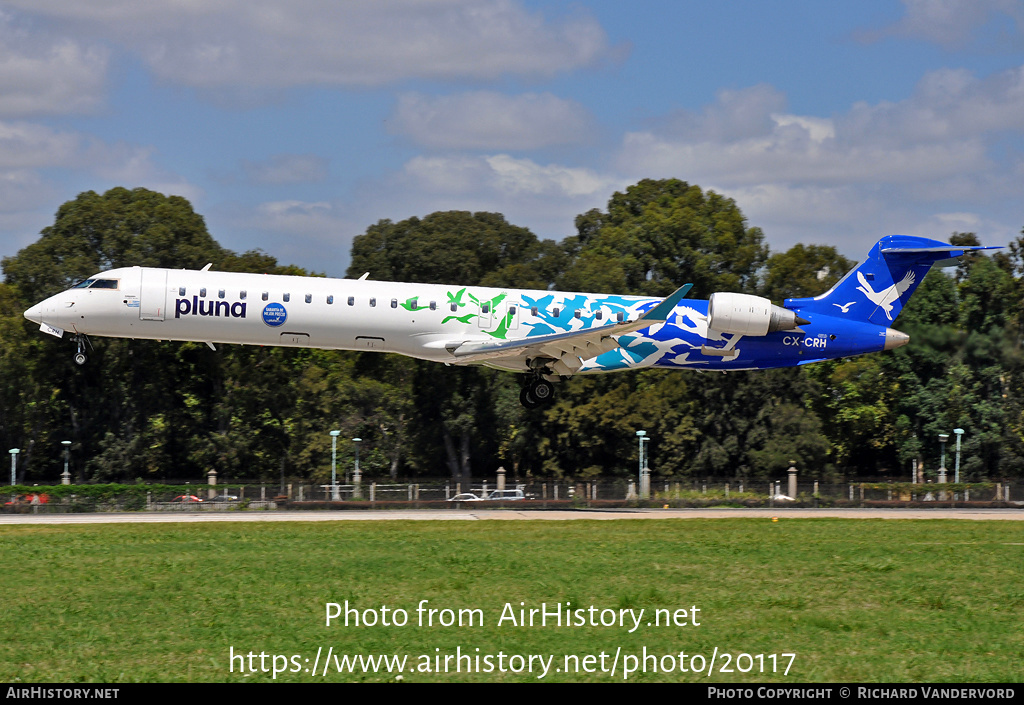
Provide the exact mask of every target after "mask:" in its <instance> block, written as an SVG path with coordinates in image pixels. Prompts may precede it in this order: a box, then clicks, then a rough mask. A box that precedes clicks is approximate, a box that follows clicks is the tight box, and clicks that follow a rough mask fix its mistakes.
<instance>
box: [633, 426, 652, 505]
mask: <svg viewBox="0 0 1024 705" xmlns="http://www.w3.org/2000/svg"><path fill="white" fill-rule="evenodd" d="M636 436H637V439H638V440H639V441H640V472H639V474H640V499H649V498H650V496H651V487H650V471H649V470H648V469H647V463H646V458H645V457H644V443H645V442H649V441H650V440H651V439H650V438H648V437H647V431H637V432H636Z"/></svg>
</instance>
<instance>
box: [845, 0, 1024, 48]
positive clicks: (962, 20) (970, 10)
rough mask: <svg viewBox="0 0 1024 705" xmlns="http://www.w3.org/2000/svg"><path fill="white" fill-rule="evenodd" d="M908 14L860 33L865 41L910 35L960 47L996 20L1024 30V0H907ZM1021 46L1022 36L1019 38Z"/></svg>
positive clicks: (951, 46)
mask: <svg viewBox="0 0 1024 705" xmlns="http://www.w3.org/2000/svg"><path fill="white" fill-rule="evenodd" d="M903 6H904V9H905V11H906V12H905V14H904V16H903V17H902V18H900V19H899V20H898V21H897V22H895V23H894V24H891V25H888V26H886V27H882V28H880V29H876V30H867V31H863V32H859V33H857V35H856V36H857V37H858V38H859V39H861V40H862V41H868V42H873V41H878V40H880V39H883V38H885V37H889V36H897V37H909V38H911V39H921V40H924V41H927V42H933V43H935V44H938V45H939V46H941V47H944V48H946V49H951V50H952V49H960V48H963V47H964V46H966V45H968V44H970V43H971V42H972V41H975V40H978V39H979V38H980V37H979V34H980V32H981V31H982V30H983V29H984V28H985V27H986V26H987V25H990V24H991V23H993V22H999V21H1005V20H1009V21H1010V22H1011V23H1012V24H1014V25H1015V26H1016V31H1017V33H1018V34H1021V33H1022V32H1024V5H1022V4H1021V2H1020V0H903ZM1017 43H1018V47H1019V38H1018V42H1017Z"/></svg>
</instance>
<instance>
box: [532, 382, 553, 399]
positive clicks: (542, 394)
mask: <svg viewBox="0 0 1024 705" xmlns="http://www.w3.org/2000/svg"><path fill="white" fill-rule="evenodd" d="M530 391H531V392H532V394H533V398H534V399H536V400H537V402H538V403H540V404H547V403H549V402H552V401H554V400H555V387H554V385H553V384H551V382H548V381H547V380H546V379H539V380H537V381H536V382H534V383H533V386H532V388H531V390H530Z"/></svg>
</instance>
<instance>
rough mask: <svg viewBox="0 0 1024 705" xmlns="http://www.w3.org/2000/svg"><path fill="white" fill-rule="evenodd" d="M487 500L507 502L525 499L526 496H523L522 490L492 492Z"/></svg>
mask: <svg viewBox="0 0 1024 705" xmlns="http://www.w3.org/2000/svg"><path fill="white" fill-rule="evenodd" d="M487 499H488V500H501V501H509V500H515V499H526V495H524V494H523V491H522V490H494V492H491V493H490V494H489V495H487Z"/></svg>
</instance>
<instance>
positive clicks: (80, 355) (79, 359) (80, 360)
mask: <svg viewBox="0 0 1024 705" xmlns="http://www.w3.org/2000/svg"><path fill="white" fill-rule="evenodd" d="M75 342H76V343H77V344H78V352H77V353H75V364H76V365H84V364H85V362H86V360H88V359H89V358H87V357H86V356H85V346H86V345H88V346H89V349H90V350H91V349H92V343H91V342H90V341H89V338H88V337H87V336H86V335H85V334H84V333H79V334H78V335H76V336H75Z"/></svg>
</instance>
